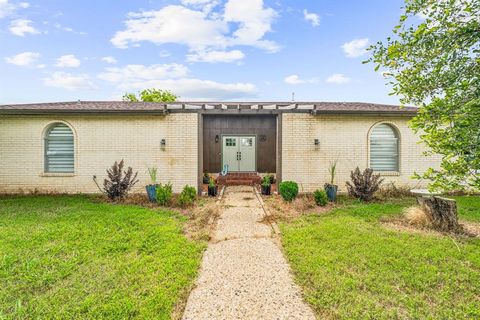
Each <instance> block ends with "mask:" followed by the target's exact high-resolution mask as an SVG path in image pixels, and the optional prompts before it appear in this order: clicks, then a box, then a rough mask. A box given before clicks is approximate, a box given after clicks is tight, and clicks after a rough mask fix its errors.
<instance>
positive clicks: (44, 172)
mask: <svg viewBox="0 0 480 320" xmlns="http://www.w3.org/2000/svg"><path fill="white" fill-rule="evenodd" d="M58 124H63V125H66V126H67V127H68V128H69V129H70V130H71V131H72V135H73V170H72V171H68V172H51V171H48V168H47V166H48V162H47V141H48V135H49V133H50V131H51V129H52V128H53V127H54V126H56V125H58ZM42 141H43V147H42V158H43V168H42V172H41V173H40V176H44V177H72V176H75V175H76V172H77V134H76V132H75V130H74V128H73V126H72V125H71V124H70V123H68V122H67V121H63V120H56V121H51V122H49V123H48V124H47V125H46V126H45V127H44V129H43V132H42Z"/></svg>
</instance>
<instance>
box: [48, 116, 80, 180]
mask: <svg viewBox="0 0 480 320" xmlns="http://www.w3.org/2000/svg"><path fill="white" fill-rule="evenodd" d="M45 172H52V173H57V172H58V173H73V172H74V145H73V132H72V129H70V127H68V126H67V125H66V124H64V123H54V124H52V125H51V126H50V128H48V130H47V132H46V134H45Z"/></svg>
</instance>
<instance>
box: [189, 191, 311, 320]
mask: <svg viewBox="0 0 480 320" xmlns="http://www.w3.org/2000/svg"><path fill="white" fill-rule="evenodd" d="M222 205H223V206H224V209H223V212H222V214H221V216H220V220H219V221H218V225H217V228H216V232H215V235H214V237H213V240H212V242H211V243H210V245H209V246H208V248H207V250H206V251H205V254H204V256H203V261H202V266H201V270H200V276H199V279H198V280H197V286H196V288H195V289H194V290H193V291H192V292H191V294H190V297H189V299H188V302H187V306H186V308H185V313H184V315H183V319H185V320H187V319H189V320H190V319H196V320H198V319H315V317H314V315H313V312H312V311H311V309H310V308H309V306H308V305H307V304H306V303H305V302H303V300H302V297H301V294H300V290H299V288H298V287H297V286H296V285H295V284H294V283H293V280H292V276H291V274H290V268H289V266H288V264H287V261H286V260H285V258H284V257H283V254H282V252H281V250H280V248H279V245H278V243H277V241H276V240H275V237H274V233H273V229H272V227H271V225H269V224H265V223H261V222H260V221H261V220H262V218H263V217H264V212H263V210H262V207H261V205H260V202H259V201H258V199H257V198H256V196H255V193H254V191H253V188H252V187H244V186H240V187H228V188H227V189H226V193H225V195H224V198H223V201H222Z"/></svg>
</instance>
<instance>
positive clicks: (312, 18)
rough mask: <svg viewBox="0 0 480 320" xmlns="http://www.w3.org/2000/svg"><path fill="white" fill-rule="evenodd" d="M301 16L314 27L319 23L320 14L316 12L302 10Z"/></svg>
mask: <svg viewBox="0 0 480 320" xmlns="http://www.w3.org/2000/svg"><path fill="white" fill-rule="evenodd" d="M303 18H304V19H305V21H307V22H310V23H311V24H312V26H314V27H316V26H319V25H320V16H319V15H318V14H316V13H312V12H308V11H307V9H305V10H303Z"/></svg>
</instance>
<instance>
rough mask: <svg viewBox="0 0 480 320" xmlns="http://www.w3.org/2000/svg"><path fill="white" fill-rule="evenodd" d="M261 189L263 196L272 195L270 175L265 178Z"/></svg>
mask: <svg viewBox="0 0 480 320" xmlns="http://www.w3.org/2000/svg"><path fill="white" fill-rule="evenodd" d="M261 188H262V194H263V195H266V196H269V195H271V194H272V183H271V179H270V176H269V175H266V176H265V177H263V180H262V185H261Z"/></svg>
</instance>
